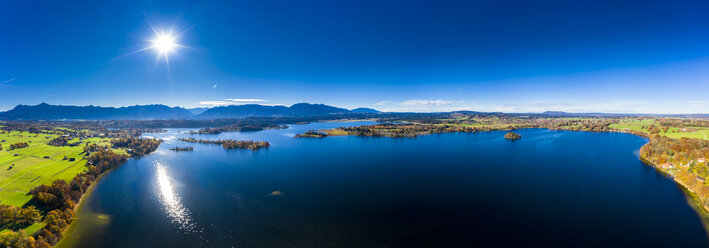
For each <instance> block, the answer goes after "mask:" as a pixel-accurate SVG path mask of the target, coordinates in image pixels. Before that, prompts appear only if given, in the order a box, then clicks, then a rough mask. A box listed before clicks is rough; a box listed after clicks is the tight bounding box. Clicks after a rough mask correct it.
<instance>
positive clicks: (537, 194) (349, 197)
mask: <svg viewBox="0 0 709 248" xmlns="http://www.w3.org/2000/svg"><path fill="white" fill-rule="evenodd" d="M361 124H366V122H360V123H353V122H347V123H313V124H308V125H294V126H291V128H289V129H281V130H265V131H259V132H246V133H223V134H219V135H188V134H185V133H184V131H185V130H179V129H172V130H170V132H169V133H163V134H151V135H153V136H158V137H161V138H164V139H167V141H166V142H165V143H164V144H163V145H161V147H160V148H159V150H158V151H157V152H155V153H153V154H151V155H149V156H147V157H144V158H141V159H136V160H131V161H130V162H128V163H127V164H125V165H123V166H121V167H119V168H117V169H116V170H113V171H111V172H110V173H108V174H107V175H105V176H104V177H103V179H101V180H100V181H99V182H98V183H97V185H96V187H95V191H94V192H93V194H91V195H90V196H89V197H88V198H87V199H86V202H85V204H84V206H83V209H82V210H81V211H80V213H79V215H78V217H79V219H78V222H77V225H76V226H75V227H74V228H73V229H72V230H71V232H69V234H68V238H67V239H66V240H65V241H67V243H66V245H67V246H69V247H510V246H512V247H706V246H707V233H706V232H705V230H704V228H703V227H702V224H701V221H700V218H699V217H698V215H697V214H696V213H695V211H694V210H692V209H691V208H690V207H689V205H688V203H687V201H686V199H685V196H684V195H683V193H682V191H681V190H680V189H679V188H678V187H677V186H676V185H675V183H674V182H673V181H671V180H670V179H667V178H664V177H663V176H662V175H660V174H658V173H657V172H655V170H654V169H653V168H651V167H648V166H646V165H644V164H642V163H641V162H640V161H639V159H638V156H637V150H638V149H639V148H640V147H641V146H642V145H643V144H644V143H645V142H646V140H645V139H643V138H640V137H637V136H633V135H629V134H620V133H586V132H571V131H550V130H545V129H525V130H518V131H517V132H518V133H520V134H521V135H522V139H521V140H518V141H509V140H505V139H504V138H503V135H504V133H505V132H483V133H474V134H470V133H460V134H458V133H449V134H439V135H428V136H420V137H418V138H413V139H410V138H404V139H393V138H363V137H327V138H323V139H295V138H292V135H294V134H296V133H299V132H303V131H306V130H308V129H319V128H327V127H334V126H342V125H361ZM178 132H180V133H178ZM185 136H191V137H196V138H202V139H225V138H233V139H242V140H243V139H254V140H267V141H269V142H270V143H271V147H270V148H268V149H266V150H260V151H256V152H252V151H248V150H230V151H227V150H223V149H222V148H221V147H220V146H216V145H209V144H187V143H184V142H181V141H177V140H175V138H176V137H185ZM186 145H191V146H194V151H193V152H178V153H176V152H171V151H169V150H168V148H170V147H172V146H186ZM274 191H279V192H280V194H278V193H277V192H276V193H275V194H274V193H273V192H274Z"/></svg>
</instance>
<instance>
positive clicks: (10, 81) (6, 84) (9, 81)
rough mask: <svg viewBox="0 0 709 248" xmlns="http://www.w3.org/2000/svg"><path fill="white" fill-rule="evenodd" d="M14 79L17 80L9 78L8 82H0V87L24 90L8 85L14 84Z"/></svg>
mask: <svg viewBox="0 0 709 248" xmlns="http://www.w3.org/2000/svg"><path fill="white" fill-rule="evenodd" d="M16 79H17V78H11V79H8V80H5V81H0V86H4V87H10V88H16V89H21V90H24V89H25V88H22V87H18V86H14V85H10V84H8V83H12V82H14V81H15V80H16Z"/></svg>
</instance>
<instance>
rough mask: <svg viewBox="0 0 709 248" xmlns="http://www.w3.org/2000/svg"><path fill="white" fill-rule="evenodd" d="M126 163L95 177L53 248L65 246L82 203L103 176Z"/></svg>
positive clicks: (74, 225) (74, 226)
mask: <svg viewBox="0 0 709 248" xmlns="http://www.w3.org/2000/svg"><path fill="white" fill-rule="evenodd" d="M139 158H142V157H137V158H129V159H139ZM126 163H128V160H126V162H125V163H123V164H121V165H119V166H116V167H113V168H111V169H109V170H107V171H104V172H103V173H101V175H99V176H98V177H96V180H94V183H92V184H91V185H90V186H89V188H88V189H86V192H84V194H83V195H81V198H80V199H79V202H78V203H76V206H74V209H73V210H74V218H73V219H72V221H71V223H69V227H67V228H66V229H64V231H63V232H62V238H61V239H59V242H57V244H56V245H54V247H55V248H56V247H65V246H66V244H65V243H66V242H68V241H66V240H68V239H67V238H68V237H69V236H70V235H66V234H67V233H71V232H70V231H72V230H73V229H74V228H76V223H77V222H78V221H77V220H78V219H79V217H78V216H79V211H81V208H82V207H83V206H84V203H86V198H88V197H89V196H90V195H91V194H93V192H94V190H95V187H96V185H97V184H98V183H99V181H100V180H101V179H103V177H104V176H105V175H107V174H108V173H110V172H112V171H113V170H115V169H118V168H120V167H122V166H124V165H125V164H126Z"/></svg>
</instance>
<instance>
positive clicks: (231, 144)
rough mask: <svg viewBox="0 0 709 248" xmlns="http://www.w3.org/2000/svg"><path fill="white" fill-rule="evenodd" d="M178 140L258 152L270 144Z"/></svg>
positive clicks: (242, 141)
mask: <svg viewBox="0 0 709 248" xmlns="http://www.w3.org/2000/svg"><path fill="white" fill-rule="evenodd" d="M178 140H181V141H184V142H190V143H202V144H217V145H222V147H224V149H237V148H238V149H251V150H254V151H256V150H258V149H261V148H268V147H269V146H270V145H271V144H269V143H268V142H267V141H253V140H231V139H227V140H203V139H195V138H179V139H178Z"/></svg>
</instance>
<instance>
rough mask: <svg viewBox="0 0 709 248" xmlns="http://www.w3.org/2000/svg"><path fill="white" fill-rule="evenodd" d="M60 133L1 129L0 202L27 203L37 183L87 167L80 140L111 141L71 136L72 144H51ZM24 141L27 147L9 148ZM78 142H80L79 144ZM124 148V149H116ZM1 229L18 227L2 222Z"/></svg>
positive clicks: (35, 227) (31, 229)
mask: <svg viewBox="0 0 709 248" xmlns="http://www.w3.org/2000/svg"><path fill="white" fill-rule="evenodd" d="M59 136H60V134H58V133H57V134H37V133H29V132H19V131H11V132H3V133H0V141H3V142H0V145H2V149H0V204H6V205H12V206H18V207H22V206H27V205H29V204H30V200H31V199H32V195H30V194H29V191H30V190H31V189H32V188H34V187H36V186H39V185H43V184H44V185H48V184H51V183H52V182H53V181H54V180H56V179H62V180H65V181H71V179H72V178H74V176H76V175H77V174H79V173H81V172H83V171H84V170H85V169H86V162H87V161H86V159H85V158H84V154H83V153H84V150H83V147H84V146H83V144H86V143H87V142H88V143H94V144H100V145H108V144H110V140H109V139H104V138H87V139H84V140H79V139H73V140H70V141H69V143H70V144H76V145H75V146H53V145H49V144H48V142H49V141H50V140H52V139H54V138H57V137H59ZM19 142H26V143H28V144H29V146H28V147H25V148H19V149H14V150H10V149H9V147H10V145H11V144H15V143H19ZM79 143H80V144H81V145H79ZM117 152H123V151H117ZM44 225H45V223H44V222H37V223H34V224H32V225H30V226H27V227H24V228H21V229H22V230H25V232H27V233H28V234H32V233H34V232H36V231H37V230H39V229H41V228H42V227H43V226H44ZM0 228H2V229H1V230H0V232H6V231H10V230H13V231H17V227H13V226H2V227H0Z"/></svg>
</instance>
